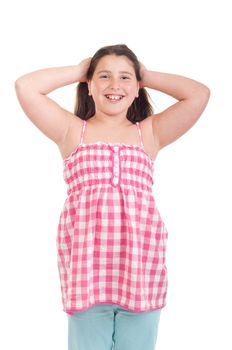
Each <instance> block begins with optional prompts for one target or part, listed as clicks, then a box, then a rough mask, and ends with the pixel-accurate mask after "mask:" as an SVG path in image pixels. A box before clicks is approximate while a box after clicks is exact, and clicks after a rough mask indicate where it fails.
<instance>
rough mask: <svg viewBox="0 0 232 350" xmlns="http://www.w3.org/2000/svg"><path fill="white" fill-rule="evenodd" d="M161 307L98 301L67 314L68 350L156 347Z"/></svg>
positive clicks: (146, 349)
mask: <svg viewBox="0 0 232 350" xmlns="http://www.w3.org/2000/svg"><path fill="white" fill-rule="evenodd" d="M160 313H161V309H158V310H153V311H146V312H133V311H129V310H126V309H124V308H122V307H121V306H119V305H116V304H115V305H114V304H97V305H94V306H92V307H90V308H88V309H87V310H84V311H80V312H79V311H78V312H75V314H74V315H73V316H71V315H69V314H67V316H68V350H112V349H114V350H155V344H156V338H157V331H158V324H159V319H160Z"/></svg>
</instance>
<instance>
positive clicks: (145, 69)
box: [139, 62, 147, 88]
mask: <svg viewBox="0 0 232 350" xmlns="http://www.w3.org/2000/svg"><path fill="white" fill-rule="evenodd" d="M139 65H140V76H141V81H140V82H139V86H140V88H143V87H145V84H144V79H143V78H144V75H145V72H146V71H147V68H146V67H145V66H144V64H143V63H142V62H139Z"/></svg>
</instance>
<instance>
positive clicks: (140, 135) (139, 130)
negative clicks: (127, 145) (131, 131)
mask: <svg viewBox="0 0 232 350" xmlns="http://www.w3.org/2000/svg"><path fill="white" fill-rule="evenodd" d="M136 125H137V127H138V132H139V137H140V142H141V147H142V148H144V144H143V138H142V133H141V127H140V124H139V122H136Z"/></svg>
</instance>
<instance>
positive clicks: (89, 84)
mask: <svg viewBox="0 0 232 350" xmlns="http://www.w3.org/2000/svg"><path fill="white" fill-rule="evenodd" d="M87 84H88V90H89V93H88V95H89V96H91V95H92V93H91V80H88V81H87Z"/></svg>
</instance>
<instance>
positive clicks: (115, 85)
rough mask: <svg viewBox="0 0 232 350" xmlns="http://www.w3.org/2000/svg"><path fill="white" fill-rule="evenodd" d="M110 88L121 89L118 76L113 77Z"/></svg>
mask: <svg viewBox="0 0 232 350" xmlns="http://www.w3.org/2000/svg"><path fill="white" fill-rule="evenodd" d="M110 88H111V89H113V90H119V89H120V82H119V81H118V79H116V78H112V79H111V81H110Z"/></svg>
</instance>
